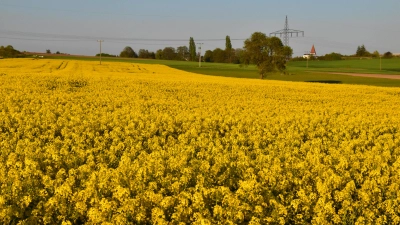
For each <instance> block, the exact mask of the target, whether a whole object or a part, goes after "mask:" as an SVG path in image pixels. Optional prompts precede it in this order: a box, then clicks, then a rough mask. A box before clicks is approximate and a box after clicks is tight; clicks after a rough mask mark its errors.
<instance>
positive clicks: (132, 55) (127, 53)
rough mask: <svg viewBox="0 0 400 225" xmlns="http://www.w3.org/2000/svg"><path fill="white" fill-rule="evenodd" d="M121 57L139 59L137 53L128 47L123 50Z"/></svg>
mask: <svg viewBox="0 0 400 225" xmlns="http://www.w3.org/2000/svg"><path fill="white" fill-rule="evenodd" d="M119 56H120V57H124V58H137V57H138V55H137V54H136V52H135V51H134V50H133V49H132V48H131V47H129V46H126V47H125V48H124V50H122V52H121V53H120V54H119Z"/></svg>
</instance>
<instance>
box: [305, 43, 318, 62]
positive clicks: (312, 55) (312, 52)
mask: <svg viewBox="0 0 400 225" xmlns="http://www.w3.org/2000/svg"><path fill="white" fill-rule="evenodd" d="M316 56H317V52H316V51H315V47H314V45H313V46H312V48H311V51H310V53H306V54H304V55H303V58H305V59H309V58H311V57H316Z"/></svg>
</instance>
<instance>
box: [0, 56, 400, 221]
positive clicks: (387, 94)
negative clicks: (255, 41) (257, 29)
mask: <svg viewBox="0 0 400 225" xmlns="http://www.w3.org/2000/svg"><path fill="white" fill-rule="evenodd" d="M0 96H1V101H0V223H1V224H82V223H87V224H252V225H255V224H310V223H312V224H400V115H399V114H400V89H398V88H380V87H367V86H350V85H329V84H315V83H292V82H280V81H260V80H246V79H235V78H220V77H212V76H203V75H197V74H191V73H187V72H183V71H179V70H174V69H171V68H168V67H166V66H162V65H144V64H132V63H107V62H105V63H103V65H99V64H98V63H97V62H85V61H73V60H64V61H62V60H28V59H10V60H8V59H5V60H1V61H0Z"/></svg>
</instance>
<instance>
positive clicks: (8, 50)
mask: <svg viewBox="0 0 400 225" xmlns="http://www.w3.org/2000/svg"><path fill="white" fill-rule="evenodd" d="M21 57H24V55H23V54H22V53H21V52H20V51H18V50H16V49H14V47H13V46H11V45H7V46H6V47H4V46H0V58H21Z"/></svg>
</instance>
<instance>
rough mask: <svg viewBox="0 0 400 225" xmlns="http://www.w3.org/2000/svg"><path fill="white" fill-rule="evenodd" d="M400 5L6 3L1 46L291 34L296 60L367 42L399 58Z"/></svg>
mask: <svg viewBox="0 0 400 225" xmlns="http://www.w3.org/2000/svg"><path fill="white" fill-rule="evenodd" d="M399 11H400V1H398V0H385V1H384V2H383V1H373V0H353V1H344V0H338V1H331V2H321V1H315V0H304V1H301V2H299V1H295V0H287V1H265V0H264V1H262V0H249V1H241V2H237V3H236V2H233V1H228V0H221V1H210V0H204V1H201V2H199V1H183V0H171V1H161V0H153V1H129V0H120V1H118V2H111V1H105V0H97V1H94V0H86V1H77V0H70V1H54V0H53V1H51V0H38V1H27V0H19V1H15V0H14V1H12V0H2V1H0V45H12V46H14V48H16V49H18V50H20V51H34V52H45V50H46V49H50V50H51V51H52V52H56V51H60V52H65V53H69V54H81V55H95V54H96V53H98V52H99V45H98V43H97V39H103V40H104V43H103V52H106V53H109V54H119V53H120V51H122V49H123V48H124V47H125V46H131V47H132V48H133V49H134V50H135V51H136V52H138V51H139V49H148V50H150V51H156V50H157V49H163V48H164V47H175V48H176V47H178V46H183V45H185V46H188V45H189V38H190V37H193V38H194V40H195V42H202V43H204V45H203V53H204V51H205V50H213V49H215V48H217V47H219V48H222V49H224V48H225V36H226V35H229V36H230V37H231V39H232V45H233V48H241V47H243V41H244V39H246V38H248V37H250V35H251V34H252V33H253V32H256V31H260V32H263V33H266V34H269V33H271V32H274V31H277V30H281V29H283V27H284V22H285V16H286V15H287V16H288V19H289V28H290V29H296V30H302V31H304V32H305V37H299V38H291V39H290V46H291V47H292V48H293V51H294V56H299V55H302V54H304V53H306V52H307V51H310V49H311V46H312V45H313V44H314V45H315V48H316V51H317V54H318V55H324V54H326V53H330V52H338V53H341V54H345V55H349V54H354V53H355V52H356V49H357V46H359V45H362V44H364V45H365V47H366V48H367V50H368V51H370V52H373V51H375V50H377V51H379V52H380V53H384V52H387V51H391V52H392V53H400V42H399V37H400V29H399V26H398V23H399V22H398V21H400V13H398V12H399Z"/></svg>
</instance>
